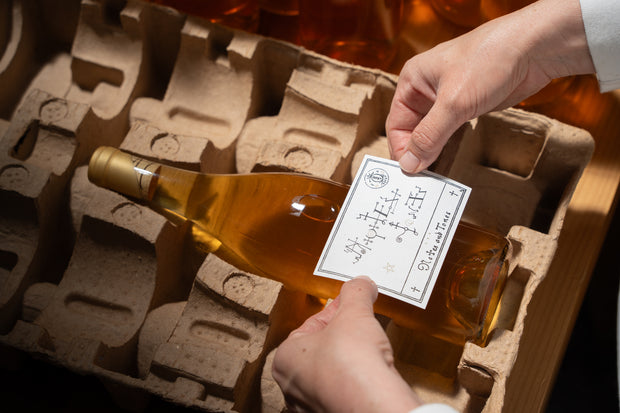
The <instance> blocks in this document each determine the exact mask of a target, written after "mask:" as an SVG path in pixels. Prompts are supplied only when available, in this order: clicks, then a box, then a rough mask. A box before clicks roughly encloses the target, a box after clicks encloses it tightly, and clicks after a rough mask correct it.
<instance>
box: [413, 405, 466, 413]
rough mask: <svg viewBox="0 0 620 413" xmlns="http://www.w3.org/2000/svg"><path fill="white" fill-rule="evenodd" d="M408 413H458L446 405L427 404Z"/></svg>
mask: <svg viewBox="0 0 620 413" xmlns="http://www.w3.org/2000/svg"><path fill="white" fill-rule="evenodd" d="M409 413H458V412H457V411H456V410H454V409H453V408H452V407H450V406H448V405H447V404H439V403H429V404H424V405H422V406H420V407H416V408H415V409H413V410H411V411H410V412H409Z"/></svg>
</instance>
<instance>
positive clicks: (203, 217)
mask: <svg viewBox="0 0 620 413" xmlns="http://www.w3.org/2000/svg"><path fill="white" fill-rule="evenodd" d="M88 176H89V179H90V180H91V181H92V182H93V183H95V184H97V185H100V186H102V187H105V188H109V189H112V190H115V191H117V192H120V193H122V194H124V195H127V196H129V197H132V198H134V199H137V200H140V201H141V202H143V203H145V204H146V205H147V206H149V207H150V208H151V209H153V210H155V211H157V212H158V213H160V214H162V215H163V216H165V217H166V218H168V219H169V220H170V221H172V222H173V223H177V224H181V223H185V222H187V221H189V222H190V223H191V224H192V225H191V228H192V235H193V238H194V241H195V244H196V246H197V247H198V248H199V249H201V250H203V251H205V252H207V253H214V254H216V255H217V256H219V257H220V258H222V259H224V260H225V261H227V262H229V263H231V264H233V265H234V266H236V267H238V268H240V269H242V270H244V271H248V272H251V273H254V274H257V275H260V276H264V277H267V278H270V279H273V280H276V281H279V282H282V283H283V284H284V285H285V286H286V287H287V288H290V289H294V290H298V291H302V292H305V293H308V294H310V295H313V296H315V297H318V298H333V297H336V295H338V292H339V291H340V286H341V284H342V282H341V281H336V280H332V279H329V278H324V277H320V276H316V275H314V274H313V272H314V268H315V266H316V264H317V262H318V259H319V257H320V255H321V251H322V249H323V247H324V245H325V242H326V240H327V238H328V236H329V233H330V230H331V228H332V226H333V224H334V221H335V220H336V217H337V215H338V212H339V210H340V206H341V205H342V203H343V202H344V200H345V197H346V195H347V192H348V186H347V185H343V184H339V183H335V182H331V181H328V180H325V179H320V178H316V177H312V176H309V175H304V174H295V173H251V174H245V175H243V174H229V175H226V174H222V175H214V174H202V173H198V172H192V171H186V170H182V169H178V168H174V167H170V166H166V165H163V164H160V163H157V162H152V161H150V160H147V159H142V158H139V157H136V156H133V155H131V154H128V153H125V152H122V151H120V150H118V149H115V148H110V147H101V148H98V149H97V150H96V151H95V153H94V154H93V156H92V158H91V161H90V165H89V168H88ZM508 247H509V244H508V242H507V240H506V239H505V238H504V237H502V236H499V235H497V234H494V233H491V232H489V231H486V230H484V229H482V228H478V227H475V226H472V225H469V224H464V223H461V224H459V226H458V229H457V231H456V233H455V235H454V238H453V241H452V244H451V246H450V248H449V250H448V253H447V256H446V258H445V260H444V264H443V267H442V269H441V272H440V274H439V277H438V279H437V282H436V284H435V287H434V290H433V293H432V295H431V298H430V301H429V303H428V305H427V307H426V309H421V308H418V307H415V306H413V305H410V304H407V303H405V302H402V301H400V300H397V299H395V298H392V297H388V296H385V295H383V294H380V295H379V298H378V299H377V302H376V304H375V311H376V312H377V313H379V314H383V315H385V316H388V317H391V318H392V320H393V321H394V322H395V323H397V324H398V325H401V326H403V327H406V328H412V329H415V330H417V331H419V332H422V333H424V334H429V335H432V336H434V337H438V338H441V339H444V340H447V341H450V342H453V343H456V344H463V343H464V342H465V341H467V340H471V341H474V342H476V343H478V344H481V345H484V343H485V341H486V337H487V334H488V332H489V331H490V329H491V327H492V324H493V319H494V315H495V313H496V309H497V307H498V301H499V298H500V295H501V291H502V289H503V285H504V280H505V278H506V272H507V264H506V262H505V259H506V255H507V251H508ZM360 275H362V274H360Z"/></svg>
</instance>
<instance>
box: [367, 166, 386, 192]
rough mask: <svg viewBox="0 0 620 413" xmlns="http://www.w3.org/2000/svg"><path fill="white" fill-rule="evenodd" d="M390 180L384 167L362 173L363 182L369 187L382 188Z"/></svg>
mask: <svg viewBox="0 0 620 413" xmlns="http://www.w3.org/2000/svg"><path fill="white" fill-rule="evenodd" d="M389 181H390V176H389V175H388V173H387V172H386V171H385V169H381V168H374V169H371V170H370V171H368V172H366V175H364V182H365V183H366V185H367V186H368V187H369V188H373V189H379V188H383V187H384V186H386V185H387V184H388V182H389Z"/></svg>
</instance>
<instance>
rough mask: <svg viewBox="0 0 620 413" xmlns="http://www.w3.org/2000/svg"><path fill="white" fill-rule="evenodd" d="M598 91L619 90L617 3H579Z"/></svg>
mask: <svg viewBox="0 0 620 413" xmlns="http://www.w3.org/2000/svg"><path fill="white" fill-rule="evenodd" d="M580 4H581V15H582V17H583V24H584V27H585V30H586V39H587V41H588V47H589V49H590V55H591V56H592V61H593V62H594V68H595V69H596V76H597V78H598V82H599V88H600V90H601V92H608V91H610V90H613V89H618V88H620V1H618V0H580Z"/></svg>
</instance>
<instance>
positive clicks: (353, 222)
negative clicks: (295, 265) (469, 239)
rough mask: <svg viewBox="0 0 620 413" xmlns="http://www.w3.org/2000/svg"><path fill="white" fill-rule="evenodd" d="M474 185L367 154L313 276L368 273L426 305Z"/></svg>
mask: <svg viewBox="0 0 620 413" xmlns="http://www.w3.org/2000/svg"><path fill="white" fill-rule="evenodd" d="M470 192H471V188H469V187H467V186H465V185H462V184H460V183H458V182H455V181H453V180H451V179H448V178H445V177H442V176H440V175H437V174H435V173H432V172H428V171H424V172H420V173H418V174H416V175H406V174H404V173H403V172H402V170H401V169H400V166H399V164H398V162H395V161H391V160H387V159H382V158H378V157H374V156H369V155H366V156H365V157H364V160H363V161H362V165H361V166H360V169H359V170H358V171H357V174H356V176H355V179H354V180H353V184H352V185H351V189H350V190H349V193H348V194H347V197H346V199H345V201H344V204H343V206H342V209H341V210H340V212H339V215H338V218H337V219H336V222H335V224H334V227H333V228H332V231H331V234H330V235H329V238H328V240H327V242H326V244H325V247H324V249H323V253H322V254H321V258H320V259H319V262H318V264H317V266H316V269H315V272H314V273H315V275H319V276H323V277H329V278H334V279H337V280H342V281H347V280H350V279H352V278H355V277H357V276H358V275H367V276H369V277H370V278H372V279H373V280H374V282H375V283H376V284H377V286H378V287H379V292H381V293H383V294H386V295H389V296H392V297H395V298H398V299H400V300H403V301H405V302H408V303H410V304H413V305H415V306H418V307H421V308H426V305H427V303H428V300H429V298H430V296H431V293H432V291H433V287H434V285H435V282H436V280H437V276H438V275H439V270H440V269H441V265H442V263H443V261H444V258H445V256H446V254H447V252H448V247H449V246H450V242H451V241H452V237H453V236H454V232H455V231H456V228H457V226H458V223H459V221H460V219H461V215H462V214H463V210H464V209H465V204H466V203H467V199H468V198H469V194H470Z"/></svg>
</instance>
